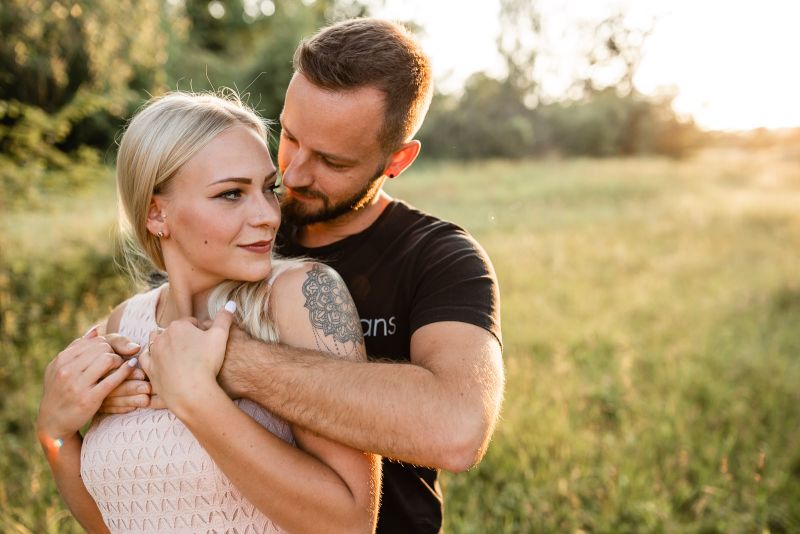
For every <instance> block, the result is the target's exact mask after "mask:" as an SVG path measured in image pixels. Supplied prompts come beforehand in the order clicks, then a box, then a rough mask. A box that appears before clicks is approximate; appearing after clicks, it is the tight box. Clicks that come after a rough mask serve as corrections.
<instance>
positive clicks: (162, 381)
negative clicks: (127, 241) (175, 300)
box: [140, 302, 236, 418]
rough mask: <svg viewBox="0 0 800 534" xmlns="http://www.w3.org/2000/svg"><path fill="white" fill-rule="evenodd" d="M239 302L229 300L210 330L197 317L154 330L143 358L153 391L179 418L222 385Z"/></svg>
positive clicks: (144, 368) (143, 364) (142, 362)
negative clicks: (221, 375) (221, 374)
mask: <svg viewBox="0 0 800 534" xmlns="http://www.w3.org/2000/svg"><path fill="white" fill-rule="evenodd" d="M235 311H236V304H235V303H234V302H228V303H227V304H226V305H225V308H224V309H222V310H220V311H219V312H218V313H217V316H216V318H215V319H214V322H213V323H212V324H211V327H210V328H209V329H208V330H201V329H200V328H199V327H198V323H197V320H196V319H194V318H189V319H179V320H177V321H173V322H172V323H170V325H169V326H168V327H167V328H166V329H165V330H164V331H163V332H161V333H156V332H154V333H152V334H151V335H150V343H149V344H148V347H147V349H146V350H145V351H144V352H143V353H142V355H141V357H140V361H141V365H142V369H143V370H144V372H145V373H147V376H148V377H149V378H150V383H151V385H152V388H153V393H154V394H157V395H158V397H159V398H160V399H161V400H162V401H163V402H164V404H165V405H166V406H167V407H168V408H169V409H170V410H172V411H173V412H174V413H175V415H177V416H178V417H179V418H181V417H182V414H183V413H185V410H187V409H191V406H192V404H194V403H195V402H198V401H201V400H202V398H203V397H204V395H205V394H206V392H208V391H209V388H215V387H219V386H218V384H217V374H218V373H219V370H220V368H221V367H222V361H223V360H224V358H225V346H226V345H227V343H228V333H229V331H230V327H231V324H232V323H233V312H235Z"/></svg>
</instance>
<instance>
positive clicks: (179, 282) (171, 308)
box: [158, 270, 219, 327]
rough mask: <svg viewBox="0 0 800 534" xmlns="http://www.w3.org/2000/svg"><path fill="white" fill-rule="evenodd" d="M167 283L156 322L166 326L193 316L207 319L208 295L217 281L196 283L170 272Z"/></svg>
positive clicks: (202, 319)
mask: <svg viewBox="0 0 800 534" xmlns="http://www.w3.org/2000/svg"><path fill="white" fill-rule="evenodd" d="M167 274H168V276H169V284H168V285H167V288H166V290H165V292H164V296H163V297H162V300H161V303H160V306H159V311H158V324H159V325H160V326H162V327H166V325H168V324H169V323H171V322H172V321H174V320H176V319H181V318H185V317H194V318H195V319H197V320H198V321H204V320H206V319H209V315H208V295H209V293H211V290H212V289H213V288H214V287H216V285H217V284H218V283H219V282H214V283H208V282H206V283H205V284H198V283H196V282H197V281H195V283H194V284H192V283H189V281H188V280H186V278H185V277H182V276H180V274H177V273H170V272H169V270H168V271H167Z"/></svg>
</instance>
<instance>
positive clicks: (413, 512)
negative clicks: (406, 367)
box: [277, 200, 501, 533]
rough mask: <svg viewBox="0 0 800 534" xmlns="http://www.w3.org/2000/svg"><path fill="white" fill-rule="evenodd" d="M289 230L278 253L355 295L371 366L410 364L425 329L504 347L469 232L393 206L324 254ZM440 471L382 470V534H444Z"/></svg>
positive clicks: (483, 259)
mask: <svg viewBox="0 0 800 534" xmlns="http://www.w3.org/2000/svg"><path fill="white" fill-rule="evenodd" d="M294 233H295V228H293V227H291V226H290V225H286V224H284V225H283V226H282V227H281V231H280V232H279V234H278V239H277V245H278V252H279V253H280V254H282V255H284V256H288V257H293V256H294V257H296V256H302V257H306V258H311V259H314V260H318V261H321V262H323V263H325V264H327V265H330V266H331V267H333V268H334V269H336V271H338V272H339V274H340V275H341V276H342V279H343V280H344V281H345V283H346V284H347V287H348V288H349V289H350V292H351V294H352V295H353V300H354V301H355V304H356V308H357V309H358V314H359V316H360V318H361V326H362V329H363V331H364V340H365V342H366V349H367V354H368V355H369V357H370V358H388V359H391V360H395V361H408V360H409V357H410V347H411V335H412V334H413V333H414V331H415V330H416V329H418V328H420V327H422V326H425V325H427V324H430V323H436V322H440V321H459V322H464V323H470V324H474V325H477V326H480V327H482V328H485V329H486V330H488V331H489V332H491V333H492V334H493V335H495V336H496V337H497V339H498V340H499V341H501V334H500V296H499V291H498V286H497V278H496V276H495V273H494V269H493V267H492V264H491V262H490V261H489V258H488V256H487V255H486V252H485V251H484V250H483V249H482V248H481V247H480V245H479V244H478V243H477V242H476V241H475V240H474V239H473V238H472V237H471V236H470V235H469V234H468V233H467V232H466V231H465V230H464V229H462V228H460V227H458V226H456V225H454V224H452V223H449V222H446V221H442V220H441V219H437V218H436V217H433V216H431V215H428V214H425V213H423V212H421V211H418V210H416V209H414V208H412V207H411V206H409V205H408V204H406V203H404V202H401V201H397V200H395V201H392V202H391V203H390V204H389V206H387V208H386V209H385V210H384V211H383V213H381V215H380V216H379V218H378V219H377V220H376V221H375V222H374V223H373V224H372V225H371V226H370V227H369V228H367V229H366V230H364V231H363V232H361V233H359V234H356V235H352V236H349V237H347V238H345V239H342V240H340V241H337V242H335V243H332V244H330V245H326V246H323V247H317V248H306V247H303V246H300V245H299V244H298V243H297V242H296V240H294V239H293V235H294ZM442 508H443V504H442V492H441V488H440V487H439V482H438V470H435V469H428V468H424V467H415V466H411V465H408V464H404V463H400V462H395V461H387V460H386V459H384V462H383V495H382V498H381V508H380V514H379V518H378V532H381V533H389V532H398V533H409V532H439V531H440V530H441V525H442V511H443V510H442Z"/></svg>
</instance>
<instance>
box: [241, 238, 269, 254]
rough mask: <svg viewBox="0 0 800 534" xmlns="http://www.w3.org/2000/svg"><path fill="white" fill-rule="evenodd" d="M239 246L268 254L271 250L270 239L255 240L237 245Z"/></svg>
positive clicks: (257, 252)
mask: <svg viewBox="0 0 800 534" xmlns="http://www.w3.org/2000/svg"><path fill="white" fill-rule="evenodd" d="M239 247H241V248H243V249H245V250H248V251H250V252H255V253H256V254H268V253H269V251H270V250H272V241H257V242H255V243H250V244H248V245H239Z"/></svg>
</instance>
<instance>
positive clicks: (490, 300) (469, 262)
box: [410, 231, 503, 346]
mask: <svg viewBox="0 0 800 534" xmlns="http://www.w3.org/2000/svg"><path fill="white" fill-rule="evenodd" d="M418 261H419V263H418V264H417V265H418V269H419V278H418V283H417V285H416V287H415V291H414V303H413V306H412V310H411V324H410V327H411V332H412V333H413V332H414V331H416V330H417V329H418V328H420V327H422V326H425V325H427V324H431V323H437V322H441V321H458V322H462V323H469V324H473V325H476V326H479V327H481V328H484V329H486V330H488V331H489V332H491V333H492V334H493V335H494V336H495V337H496V338H497V340H498V341H499V342H500V344H501V346H502V343H503V339H502V334H501V331H500V291H499V288H498V283H497V276H496V274H495V271H494V267H493V266H492V263H491V261H490V260H489V256H488V255H487V254H486V251H484V250H483V248H482V247H481V246H480V245H479V244H478V242H477V241H475V240H474V239H473V238H472V237H471V236H470V235H469V234H467V233H466V232H463V231H458V232H448V234H447V235H443V236H439V237H435V238H432V239H430V240H429V242H428V243H426V245H425V247H424V251H423V254H422V255H421V256H420V257H419V258H418Z"/></svg>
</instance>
